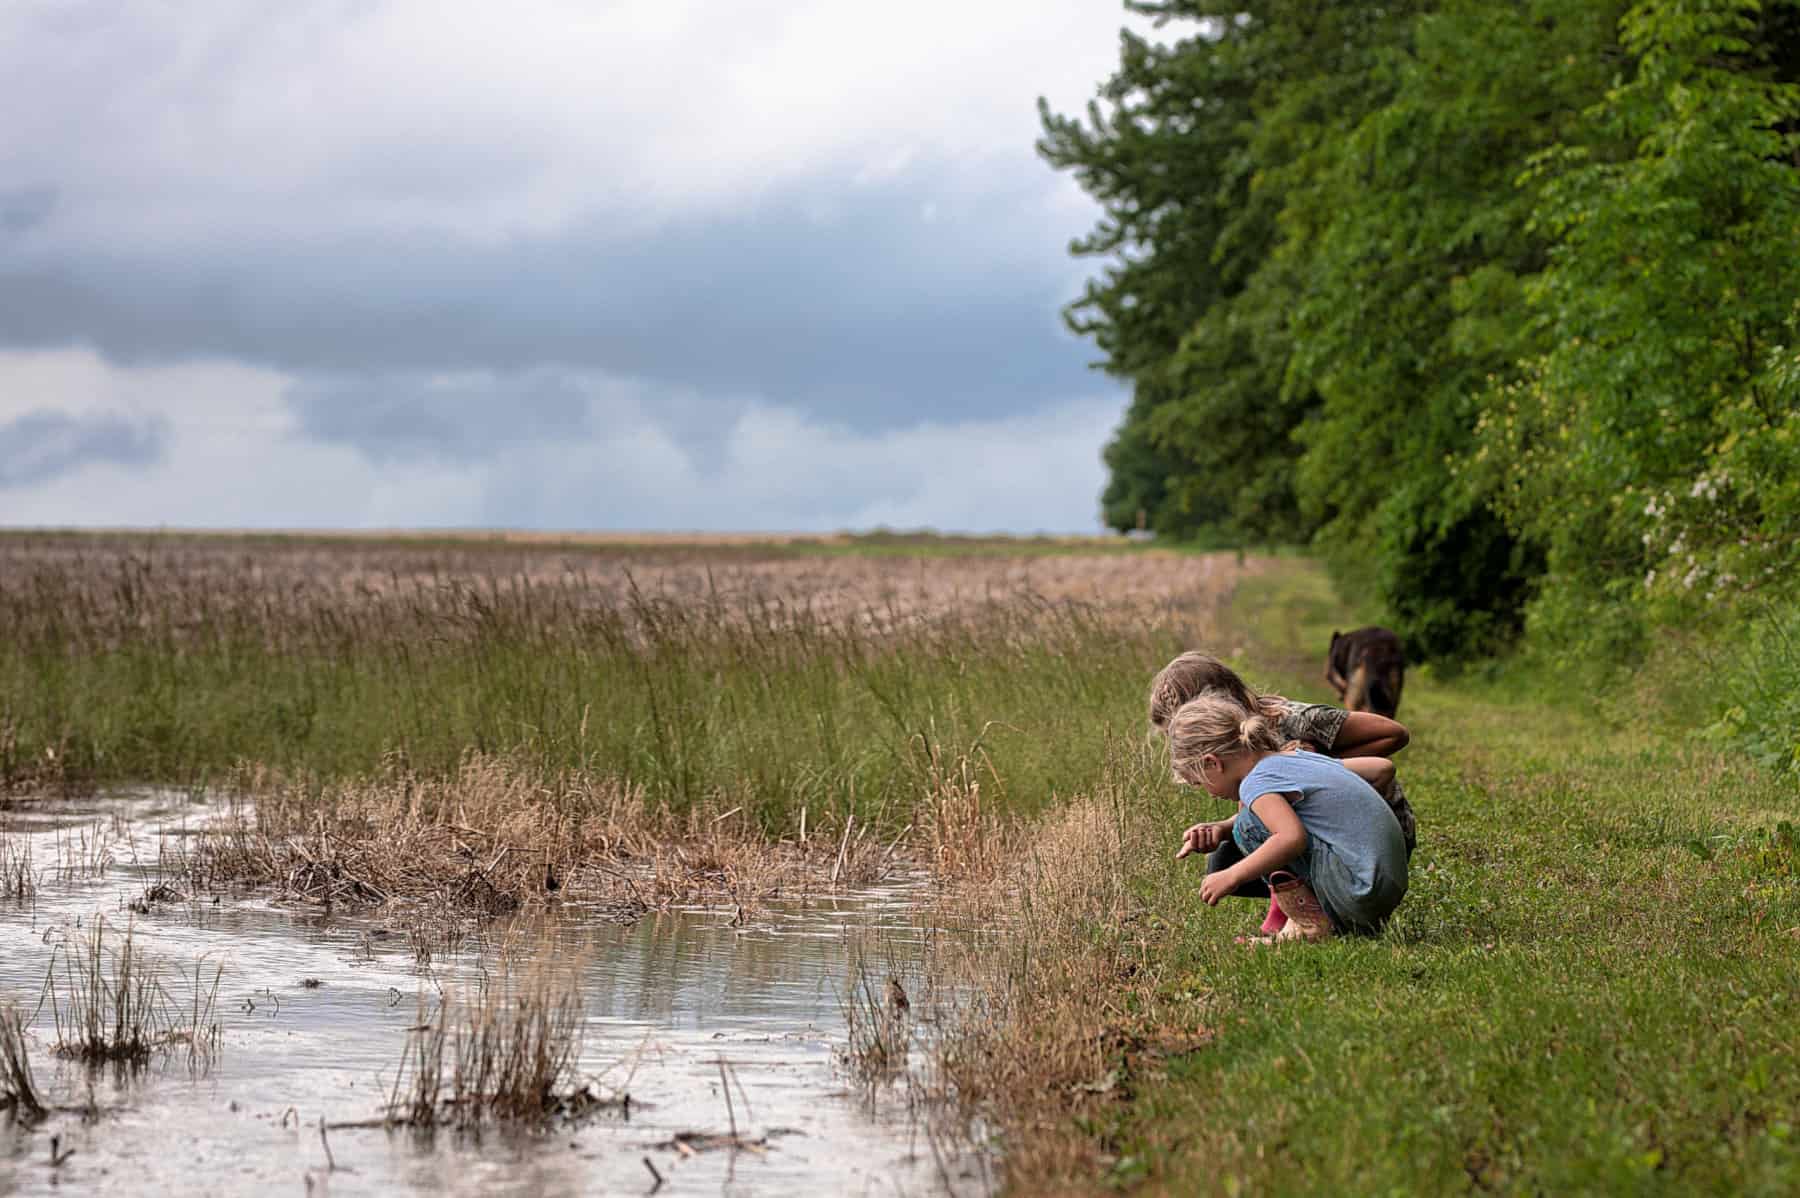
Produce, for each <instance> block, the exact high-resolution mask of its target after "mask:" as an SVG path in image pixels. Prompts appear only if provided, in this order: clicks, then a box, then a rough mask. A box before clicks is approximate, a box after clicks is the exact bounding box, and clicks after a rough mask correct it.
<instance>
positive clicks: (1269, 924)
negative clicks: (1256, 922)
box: [1257, 894, 1288, 936]
mask: <svg viewBox="0 0 1800 1198" xmlns="http://www.w3.org/2000/svg"><path fill="white" fill-rule="evenodd" d="M1287 921H1288V917H1287V912H1286V911H1283V910H1282V909H1281V904H1280V903H1278V902H1276V901H1275V896H1274V895H1272V894H1271V895H1270V896H1269V914H1268V917H1267V918H1266V919H1264V920H1263V921H1262V927H1260V928H1258V929H1257V931H1259V932H1263V933H1265V934H1267V935H1270V936H1273V935H1274V934H1275V933H1276V932H1279V931H1281V929H1283V928H1285V927H1287Z"/></svg>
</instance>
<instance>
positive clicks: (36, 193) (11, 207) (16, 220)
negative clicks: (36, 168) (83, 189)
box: [0, 186, 57, 233]
mask: <svg viewBox="0 0 1800 1198" xmlns="http://www.w3.org/2000/svg"><path fill="white" fill-rule="evenodd" d="M56 200H57V191H56V188H54V187H46V186H37V187H12V188H0V233H28V232H30V231H31V230H32V229H35V228H37V227H38V226H39V225H41V224H43V223H44V222H45V221H46V220H48V219H49V218H50V214H51V212H53V211H54V210H55V208H56Z"/></svg>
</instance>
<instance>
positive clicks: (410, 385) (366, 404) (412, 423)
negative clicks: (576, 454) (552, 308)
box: [286, 370, 588, 462]
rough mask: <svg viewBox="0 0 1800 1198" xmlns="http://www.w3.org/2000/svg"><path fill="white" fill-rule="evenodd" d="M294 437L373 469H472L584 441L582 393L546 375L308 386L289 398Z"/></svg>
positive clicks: (394, 378) (380, 378) (377, 379)
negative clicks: (510, 452)
mask: <svg viewBox="0 0 1800 1198" xmlns="http://www.w3.org/2000/svg"><path fill="white" fill-rule="evenodd" d="M286 398H287V401H288V403H289V404H290V405H291V406H292V407H293V409H294V411H295V414H296V415H297V417H298V419H299V427H298V429H297V431H298V432H299V433H300V435H302V436H304V437H308V438H311V439H313V440H316V441H321V442H325V443H327V444H339V445H347V446H350V447H352V448H355V449H357V450H360V451H361V452H362V453H363V454H364V455H365V456H367V457H369V458H370V459H371V460H374V461H378V462H381V461H407V460H437V461H450V462H472V461H479V460H482V459H485V458H489V457H491V456H493V455H494V454H496V453H499V452H501V451H504V450H506V449H508V448H511V447H513V446H517V445H529V444H535V443H538V442H555V441H560V440H566V439H568V438H571V437H578V436H581V435H584V434H585V432H586V425H587V407H588V399H587V396H586V395H584V394H583V390H582V388H581V386H580V385H579V384H578V383H577V382H576V381H575V380H572V379H570V378H568V377H566V376H565V375H563V374H561V373H558V372H554V371H546V370H537V371H530V372H527V373H525V374H523V375H521V376H515V377H510V378H494V377H492V376H478V377H456V378H450V379H443V378H435V377H430V376H418V375H404V374H381V375H375V376H361V375H358V376H351V377H348V378H327V379H309V380H306V381H303V382H301V383H299V384H297V385H295V386H294V387H291V388H290V389H289V390H288V392H287V396H286Z"/></svg>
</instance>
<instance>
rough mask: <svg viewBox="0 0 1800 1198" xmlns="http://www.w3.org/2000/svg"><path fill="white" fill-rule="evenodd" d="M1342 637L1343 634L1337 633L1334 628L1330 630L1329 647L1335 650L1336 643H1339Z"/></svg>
mask: <svg viewBox="0 0 1800 1198" xmlns="http://www.w3.org/2000/svg"><path fill="white" fill-rule="evenodd" d="M1343 637H1344V634H1343V633H1341V632H1339V631H1338V630H1337V629H1335V628H1333V629H1332V630H1331V647H1332V648H1333V649H1335V648H1337V643H1338V642H1339V641H1340V640H1342V639H1343Z"/></svg>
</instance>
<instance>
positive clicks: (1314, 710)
mask: <svg viewBox="0 0 1800 1198" xmlns="http://www.w3.org/2000/svg"><path fill="white" fill-rule="evenodd" d="M1283 702H1285V703H1286V705H1287V714H1286V715H1284V716H1282V717H1281V735H1283V736H1285V737H1287V738H1288V739H1289V740H1297V741H1299V742H1300V743H1301V744H1303V745H1305V746H1306V747H1307V748H1309V749H1311V750H1313V751H1314V752H1315V753H1330V752H1331V750H1332V746H1333V745H1335V744H1336V743H1337V738H1338V733H1340V732H1342V731H1343V730H1344V721H1345V720H1347V719H1349V718H1350V713H1349V712H1347V711H1345V710H1344V709H1343V708H1342V707H1332V706H1330V705H1328V704H1325V703H1296V702H1294V701H1293V700H1292V699H1287V700H1283ZM1381 797H1382V798H1384V799H1386V800H1387V801H1388V806H1389V807H1392V808H1393V809H1394V817H1395V818H1396V819H1398V820H1399V821H1400V831H1401V832H1402V833H1404V834H1405V836H1406V855H1407V856H1409V857H1410V856H1412V851H1413V848H1414V846H1416V845H1417V844H1418V843H1419V833H1418V821H1417V820H1415V819H1414V817H1413V809H1412V804H1411V803H1409V802H1407V801H1406V791H1405V790H1403V789H1402V788H1401V786H1400V779H1399V778H1395V779H1394V784H1393V785H1392V786H1391V787H1389V788H1388V792H1387V793H1386V794H1384V795H1382V796H1381Z"/></svg>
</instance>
